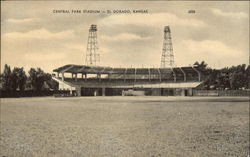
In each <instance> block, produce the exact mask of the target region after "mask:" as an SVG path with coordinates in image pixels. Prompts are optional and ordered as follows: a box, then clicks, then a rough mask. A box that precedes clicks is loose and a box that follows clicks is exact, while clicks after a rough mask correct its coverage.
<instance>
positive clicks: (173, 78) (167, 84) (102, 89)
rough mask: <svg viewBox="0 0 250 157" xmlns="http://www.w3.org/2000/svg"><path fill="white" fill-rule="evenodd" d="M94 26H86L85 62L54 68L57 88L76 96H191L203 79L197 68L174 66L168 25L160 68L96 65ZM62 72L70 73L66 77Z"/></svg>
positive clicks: (95, 30) (95, 27)
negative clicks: (87, 28) (87, 27)
mask: <svg viewBox="0 0 250 157" xmlns="http://www.w3.org/2000/svg"><path fill="white" fill-rule="evenodd" d="M96 32H97V26H96V25H91V27H90V29H89V36H88V43H87V52H86V58H85V59H86V60H85V64H86V65H71V64H70V65H65V66H62V67H59V68H57V69H54V70H53V72H56V75H54V76H53V79H54V80H56V81H57V82H58V83H59V90H62V91H69V92H70V93H71V94H74V95H76V96H115V95H152V96H192V95H193V89H195V88H198V87H199V86H202V83H203V81H204V80H205V79H206V75H204V74H203V73H202V72H201V71H200V70H199V69H198V68H197V67H192V66H187V67H175V64H174V55H173V48H172V41H171V34H170V28H169V26H165V28H164V40H163V48H162V56H161V67H160V68H112V67H104V66H97V62H99V61H100V58H99V54H98V51H97V50H98V46H97V34H96ZM65 74H71V75H70V77H66V76H65Z"/></svg>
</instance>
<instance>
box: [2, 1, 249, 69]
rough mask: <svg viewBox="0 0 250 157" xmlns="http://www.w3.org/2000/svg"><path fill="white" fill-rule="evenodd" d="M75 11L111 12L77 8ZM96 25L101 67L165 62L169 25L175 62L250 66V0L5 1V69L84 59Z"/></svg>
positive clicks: (54, 65)
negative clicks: (6, 65) (162, 60)
mask: <svg viewBox="0 0 250 157" xmlns="http://www.w3.org/2000/svg"><path fill="white" fill-rule="evenodd" d="M77 9H78V10H100V11H101V12H102V11H106V10H111V11H112V13H110V14H109V13H106V12H103V13H71V10H77ZM54 10H69V11H70V13H54ZM113 10H130V11H131V13H113ZM133 10H147V13H133ZM189 10H195V13H188V11H189ZM91 24H96V25H97V29H98V31H97V36H98V39H97V40H98V47H99V51H98V52H99V53H100V59H101V61H100V63H99V64H98V65H100V66H112V67H135V68H136V67H137V68H141V67H145V68H146V67H160V61H161V53H162V45H163V35H164V34H163V29H164V26H167V25H169V26H170V29H171V36H172V43H173V52H174V58H175V64H176V66H191V65H193V63H194V62H196V61H199V62H201V61H203V60H204V61H205V62H206V63H208V65H209V66H210V67H212V68H222V67H226V66H232V65H239V64H247V65H248V64H249V2H247V1H238V2H237V1H211V2H209V1H203V2H202V1H198V2H192V1H154V2H152V1H118V2H114V1H113V2H112V1H92V2H91V1H73V2H70V1H62V2H59V1H52V2H49V1H36V2H35V1H2V2H1V70H2V69H3V66H4V64H8V65H10V66H11V67H12V68H13V67H24V68H25V70H26V71H28V70H29V69H30V68H31V67H34V68H36V67H40V68H42V69H43V70H44V71H46V72H48V73H51V72H52V70H53V69H56V68H58V67H60V66H63V65H66V64H77V65H83V64H85V55H86V47H87V39H88V33H89V32H88V30H89V27H90V25H91Z"/></svg>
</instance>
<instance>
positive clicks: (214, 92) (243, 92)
mask: <svg viewBox="0 0 250 157" xmlns="http://www.w3.org/2000/svg"><path fill="white" fill-rule="evenodd" d="M249 95H250V90H193V96H249Z"/></svg>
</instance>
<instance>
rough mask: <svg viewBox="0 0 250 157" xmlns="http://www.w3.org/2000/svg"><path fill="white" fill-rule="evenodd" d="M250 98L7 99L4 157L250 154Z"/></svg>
mask: <svg viewBox="0 0 250 157" xmlns="http://www.w3.org/2000/svg"><path fill="white" fill-rule="evenodd" d="M248 101H249V98H247V97H211V98H199V97H78V98H53V97H47V98H16V99H1V123H0V124H1V135H0V138H1V139H0V140H1V143H0V157H3V156H5V157H50V156H51V157H73V156H74V157H99V156H101V157H103V156H105V157H113V156H117V157H133V156H134V157H160V156H163V157H165V156H168V157H224V156H225V157H231V156H235V157H236V156H241V157H247V155H248V154H249V152H248V151H249V141H248V140H249V102H248Z"/></svg>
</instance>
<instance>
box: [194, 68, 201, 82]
mask: <svg viewBox="0 0 250 157" xmlns="http://www.w3.org/2000/svg"><path fill="white" fill-rule="evenodd" d="M192 68H193V69H194V71H196V72H197V73H198V79H199V82H200V81H201V73H200V72H199V71H198V70H197V69H195V67H192Z"/></svg>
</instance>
